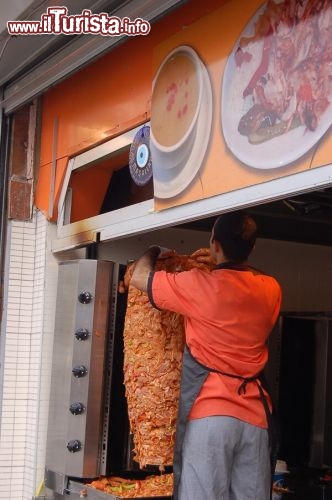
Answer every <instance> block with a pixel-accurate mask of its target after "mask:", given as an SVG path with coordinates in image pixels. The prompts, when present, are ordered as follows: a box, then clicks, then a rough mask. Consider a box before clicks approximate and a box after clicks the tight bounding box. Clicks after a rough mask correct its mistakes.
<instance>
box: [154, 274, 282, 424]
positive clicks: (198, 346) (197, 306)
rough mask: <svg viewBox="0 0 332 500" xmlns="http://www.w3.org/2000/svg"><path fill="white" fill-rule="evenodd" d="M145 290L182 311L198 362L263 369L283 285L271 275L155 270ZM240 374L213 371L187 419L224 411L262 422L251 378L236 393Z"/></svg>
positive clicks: (249, 372)
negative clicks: (240, 391) (268, 338)
mask: <svg viewBox="0 0 332 500" xmlns="http://www.w3.org/2000/svg"><path fill="white" fill-rule="evenodd" d="M151 278H152V279H151V281H150V284H149V289H148V293H149V296H150V300H151V301H152V304H153V305H154V306H156V307H157V308H160V309H167V310H170V311H174V312H176V313H179V314H181V315H183V316H184V321H185V333H186V342H187V345H188V347H189V349H190V351H191V353H192V355H193V356H194V357H195V358H196V359H197V360H198V361H199V362H200V363H202V364H204V365H205V366H208V367H210V368H213V369H217V370H219V371H222V372H226V373H229V374H233V375H240V376H242V377H252V376H254V375H256V374H258V373H259V372H260V371H262V370H263V368H264V366H265V364H266V362H267V359H268V350H267V347H266V340H267V337H268V335H269V333H270V332H271V330H272V328H273V326H274V324H275V322H276V319H277V317H278V314H279V310H280V303H281V289H280V286H279V284H278V282H277V281H276V280H275V279H274V278H273V277H271V276H267V275H264V274H255V273H254V272H253V271H251V270H234V269H226V268H224V269H218V268H216V269H215V270H213V271H212V272H206V271H202V270H199V269H193V270H191V271H185V272H181V273H174V274H173V273H167V272H165V271H158V272H155V273H154V274H153V275H152V276H151ZM240 385H241V380H239V379H236V378H231V377H227V376H225V375H221V374H218V373H213V372H211V373H210V374H209V376H208V378H207V379H206V381H205V382H204V384H203V387H202V389H201V391H200V393H199V395H198V397H197V399H196V401H195V403H194V405H193V408H192V410H191V413H190V416H189V418H190V419H195V418H202V417H206V416H211V415H227V416H232V417H235V418H239V419H241V420H243V421H245V422H248V423H250V424H253V425H257V426H259V427H263V428H266V427H267V422H266V416H265V411H264V408H263V405H262V402H261V400H260V397H259V393H258V388H257V386H256V384H255V383H253V382H251V383H248V384H247V386H246V391H245V393H241V394H239V393H238V388H239V386H240Z"/></svg>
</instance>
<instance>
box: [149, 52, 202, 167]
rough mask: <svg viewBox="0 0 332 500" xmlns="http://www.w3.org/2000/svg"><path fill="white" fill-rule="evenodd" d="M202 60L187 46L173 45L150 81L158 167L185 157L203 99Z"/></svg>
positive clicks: (152, 136) (153, 142)
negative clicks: (151, 81)
mask: <svg viewBox="0 0 332 500" xmlns="http://www.w3.org/2000/svg"><path fill="white" fill-rule="evenodd" d="M202 80H203V76H202V62H201V60H200V59H199V56H198V54H197V53H196V52H195V51H194V50H193V49H192V48H191V47H189V46H180V47H177V48H176V49H174V50H173V51H172V52H170V54H168V56H167V57H166V58H165V59H164V61H163V62H162V63H161V65H160V67H159V69H158V71H157V73H156V76H155V78H154V81H153V89H152V101H151V130H150V146H151V155H152V161H153V162H154V160H155V161H156V162H158V167H159V168H173V167H176V166H178V165H179V164H180V163H181V162H184V161H185V159H186V157H188V155H189V153H190V151H191V148H192V145H193V142H194V140H195V133H196V128H197V121H198V117H199V112H200V106H201V100H202V92H203V89H202Z"/></svg>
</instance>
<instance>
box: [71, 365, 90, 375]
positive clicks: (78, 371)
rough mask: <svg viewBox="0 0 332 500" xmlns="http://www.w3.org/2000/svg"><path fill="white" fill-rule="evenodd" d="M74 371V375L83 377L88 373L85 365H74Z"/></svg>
mask: <svg viewBox="0 0 332 500" xmlns="http://www.w3.org/2000/svg"><path fill="white" fill-rule="evenodd" d="M72 372H73V375H74V377H76V378H81V377H84V376H85V375H86V374H87V373H88V370H87V369H86V368H85V366H83V365H80V366H74V368H73V370H72Z"/></svg>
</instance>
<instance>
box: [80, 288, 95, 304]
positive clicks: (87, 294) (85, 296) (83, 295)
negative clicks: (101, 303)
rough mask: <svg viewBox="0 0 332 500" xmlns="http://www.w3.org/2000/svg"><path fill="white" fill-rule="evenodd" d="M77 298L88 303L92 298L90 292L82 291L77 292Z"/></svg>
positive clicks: (82, 302) (83, 302)
mask: <svg viewBox="0 0 332 500" xmlns="http://www.w3.org/2000/svg"><path fill="white" fill-rule="evenodd" d="M78 300H79V302H80V303H81V304H89V303H90V302H91V300H92V294H91V293H90V292H86V291H83V292H81V293H80V294H79V296H78Z"/></svg>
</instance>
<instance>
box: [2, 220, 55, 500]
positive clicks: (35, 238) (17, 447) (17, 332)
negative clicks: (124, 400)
mask: <svg viewBox="0 0 332 500" xmlns="http://www.w3.org/2000/svg"><path fill="white" fill-rule="evenodd" d="M46 230H47V222H46V220H45V219H44V217H43V216H42V215H41V214H39V213H37V214H35V216H34V219H33V221H32V222H16V221H11V222H10V223H9V231H8V236H7V266H6V272H5V290H4V299H5V310H4V315H3V323H2V332H1V339H2V342H1V361H2V370H1V375H2V398H1V399H2V407H1V421H0V426H1V427H0V430H1V434H0V498H1V499H6V500H9V499H10V500H31V498H32V497H33V495H34V493H35V491H34V488H35V485H36V479H37V474H36V456H37V447H36V438H37V435H38V424H39V422H38V417H39V397H40V388H41V387H40V367H41V357H42V331H43V307H44V300H45V297H44V282H45V256H46Z"/></svg>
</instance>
